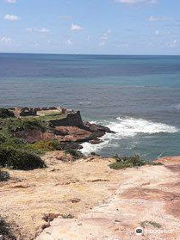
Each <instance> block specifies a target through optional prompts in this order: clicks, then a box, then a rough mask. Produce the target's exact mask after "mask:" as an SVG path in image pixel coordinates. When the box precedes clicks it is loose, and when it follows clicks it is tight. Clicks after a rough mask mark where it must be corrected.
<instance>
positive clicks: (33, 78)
mask: <svg viewBox="0 0 180 240" xmlns="http://www.w3.org/2000/svg"><path fill="white" fill-rule="evenodd" d="M13 106H32V107H37V106H38V107H42V106H64V107H66V108H70V109H76V110H80V111H81V115H82V117H83V119H84V120H88V121H92V122H96V123H100V124H103V125H105V126H108V127H109V128H110V129H111V130H113V131H114V132H115V133H114V134H106V135H105V136H104V137H103V142H102V143H100V144H97V145H91V144H89V143H84V144H83V150H82V151H83V152H84V153H85V154H88V153H90V152H96V153H98V154H101V155H103V156H113V155H115V154H119V155H122V156H124V155H133V154H139V155H140V156H142V157H143V158H145V159H147V160H151V159H156V158H158V157H160V156H167V155H171V156H174V155H180V56H110V55H51V54H0V107H13Z"/></svg>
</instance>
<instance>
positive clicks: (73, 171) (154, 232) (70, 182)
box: [0, 152, 180, 240]
mask: <svg viewBox="0 0 180 240" xmlns="http://www.w3.org/2000/svg"><path fill="white" fill-rule="evenodd" d="M59 154H61V153H58V152H53V153H48V154H47V155H46V156H45V160H46V162H47V164H48V168H47V169H42V170H34V171H29V172H24V171H10V173H11V176H12V179H11V181H9V182H8V183H3V184H2V183H1V185H0V213H1V215H2V216H3V217H5V218H6V220H7V221H8V222H10V223H13V222H14V223H16V225H18V226H17V227H16V229H15V230H16V232H18V231H19V232H21V237H20V238H19V239H23V240H30V239H34V238H35V235H36V236H37V235H39V236H37V238H36V239H37V240H53V239H54V240H86V239H87V240H131V239H132V240H136V239H140V240H142V239H143V240H179V239H180V184H179V183H180V157H176V158H175V157H174V158H165V159H162V160H161V161H162V162H163V163H164V165H163V166H144V167H141V168H139V169H137V168H134V169H126V170H112V169H110V168H109V167H108V165H109V163H110V162H112V161H113V160H112V159H101V158H95V159H92V158H88V159H85V160H80V161H77V162H74V163H63V162H61V161H59V160H57V159H60V157H59ZM49 213H54V214H66V215H67V214H71V215H73V216H74V218H72V219H64V218H62V217H58V218H56V219H54V221H52V222H51V223H50V225H51V226H50V227H48V228H46V229H44V230H43V231H42V226H43V224H45V223H46V222H45V221H44V220H43V216H44V214H49ZM143 222H145V223H146V226H145V228H143V231H144V233H143V235H141V236H137V235H136V233H135V229H136V228H137V227H140V226H141V225H142V223H143ZM149 222H153V225H152V224H150V223H149ZM46 224H47V223H46ZM158 224H159V225H158ZM14 226H15V225H14ZM157 226H160V228H157ZM40 232H41V233H40Z"/></svg>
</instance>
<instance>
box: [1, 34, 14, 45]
mask: <svg viewBox="0 0 180 240" xmlns="http://www.w3.org/2000/svg"><path fill="white" fill-rule="evenodd" d="M0 41H1V42H2V43H5V44H11V42H12V39H11V38H10V37H6V36H3V37H1V38H0Z"/></svg>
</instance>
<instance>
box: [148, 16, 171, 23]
mask: <svg viewBox="0 0 180 240" xmlns="http://www.w3.org/2000/svg"><path fill="white" fill-rule="evenodd" d="M171 20H172V18H171V17H154V16H150V17H149V18H148V21H149V22H163V21H171Z"/></svg>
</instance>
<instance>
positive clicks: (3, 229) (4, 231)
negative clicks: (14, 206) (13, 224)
mask: <svg viewBox="0 0 180 240" xmlns="http://www.w3.org/2000/svg"><path fill="white" fill-rule="evenodd" d="M0 236H3V238H2V239H3V240H16V238H15V237H14V236H13V233H12V231H11V228H10V226H9V225H8V224H7V223H6V222H5V220H4V219H3V218H2V217H1V215H0ZM0 239H1V238H0Z"/></svg>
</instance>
